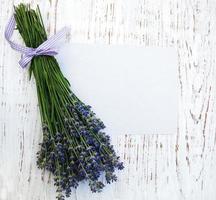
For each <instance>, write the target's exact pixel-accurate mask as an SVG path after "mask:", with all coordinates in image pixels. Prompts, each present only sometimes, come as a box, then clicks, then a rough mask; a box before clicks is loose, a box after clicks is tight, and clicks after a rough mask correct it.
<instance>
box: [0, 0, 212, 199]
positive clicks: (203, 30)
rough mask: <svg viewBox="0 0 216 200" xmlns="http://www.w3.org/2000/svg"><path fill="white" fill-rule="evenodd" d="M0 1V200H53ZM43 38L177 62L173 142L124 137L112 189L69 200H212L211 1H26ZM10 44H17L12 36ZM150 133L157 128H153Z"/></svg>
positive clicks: (32, 104) (30, 84) (29, 97)
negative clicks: (128, 49) (66, 30)
mask: <svg viewBox="0 0 216 200" xmlns="http://www.w3.org/2000/svg"><path fill="white" fill-rule="evenodd" d="M19 2H28V1H27V0H25V1H21V0H15V1H12V0H7V1H5V0H0V157H1V162H0V199H1V200H12V199H17V200H27V199H31V200H51V199H54V197H55V188H54V187H53V181H52V177H50V175H49V174H48V173H46V172H42V171H40V170H38V169H37V168H36V159H35V158H36V156H35V154H36V152H37V150H38V143H39V141H41V138H42V134H41V128H40V118H39V112H38V106H37V97H36V91H35V83H34V80H31V81H29V80H28V74H27V70H23V69H20V68H19V67H18V60H19V58H20V55H19V54H18V53H17V52H15V51H13V50H11V48H10V47H9V45H8V44H7V43H6V41H5V40H4V34H3V33H4V28H5V24H6V22H7V20H8V18H9V16H10V14H11V13H12V5H13V4H18V3H19ZM37 3H39V5H40V7H41V10H42V13H43V17H44V19H45V23H46V25H47V30H48V31H49V33H50V34H53V33H54V32H55V31H56V30H58V29H60V28H61V27H63V26H65V25H68V26H71V28H72V30H71V35H70V37H69V40H71V41H73V42H81V43H106V44H131V45H142V46H164V47H166V46H174V47H175V48H176V49H177V50H178V56H179V86H180V94H179V99H180V105H179V126H178V127H179V129H178V133H177V135H174V136H169V135H144V136H139V135H133V136H132V135H129V133H128V135H122V136H121V137H118V138H115V141H114V143H115V147H116V150H117V151H118V152H119V154H120V155H121V157H122V160H123V161H124V162H125V166H126V168H125V170H124V171H123V172H120V173H119V181H118V182H117V183H115V184H112V185H109V186H108V187H107V188H106V189H105V190H104V192H103V193H100V194H91V192H90V191H89V190H88V188H87V186H86V185H85V184H82V185H81V186H80V187H79V188H78V189H77V191H73V193H72V197H71V199H77V200H78V199H79V200H84V199H89V200H93V199H94V200H102V199H103V200H108V199H113V200H123V199H124V200H132V199H135V200H144V199H145V200H167V199H170V197H171V198H172V199H173V200H183V199H186V200H213V199H216V190H215V183H216V173H215V169H216V165H215V163H216V162H215V161H216V156H215V154H216V153H215V141H216V139H215V130H216V127H215V114H214V113H215V103H214V99H215V92H214V91H216V88H215V86H216V77H215V55H216V51H215V32H216V28H215V19H216V18H215V17H216V16H215V14H216V12H215V11H216V5H215V4H216V2H215V1H214V0H202V1H201V0H182V1H178V0H127V1H124V0H85V1H82V0H80V1H76V0H64V1H58V0H49V1H39V0H32V1H31V4H32V5H35V4H37ZM14 39H15V40H19V41H20V37H19V36H18V34H15V35H14ZM155 123H157V122H155Z"/></svg>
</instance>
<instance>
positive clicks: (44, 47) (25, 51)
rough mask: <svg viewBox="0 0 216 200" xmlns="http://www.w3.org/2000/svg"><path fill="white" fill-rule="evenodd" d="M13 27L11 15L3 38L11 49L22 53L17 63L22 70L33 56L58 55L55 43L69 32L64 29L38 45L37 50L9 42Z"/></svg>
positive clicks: (14, 22)
mask: <svg viewBox="0 0 216 200" xmlns="http://www.w3.org/2000/svg"><path fill="white" fill-rule="evenodd" d="M15 26H16V20H15V17H14V15H12V16H11V18H10V20H9V22H8V24H7V26H6V29H5V38H6V40H7V41H8V43H9V44H10V46H11V48H13V49H15V50H16V51H19V52H21V53H22V57H21V59H20V61H19V65H20V66H21V67H22V68H25V67H26V66H27V65H28V63H29V62H30V61H31V60H32V58H33V57H35V56H40V55H47V56H54V55H56V54H58V51H57V48H56V47H57V43H58V42H59V41H60V39H61V38H63V37H65V36H66V34H67V33H68V32H69V28H68V27H64V28H62V29H61V30H60V31H59V32H57V33H56V34H55V35H53V36H51V37H50V38H48V39H47V40H46V41H45V42H43V43H42V44H41V45H39V46H38V47H37V48H30V47H25V46H22V45H19V44H16V43H14V42H12V41H11V37H12V35H13V31H14V29H15Z"/></svg>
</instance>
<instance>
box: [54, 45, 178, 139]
mask: <svg viewBox="0 0 216 200" xmlns="http://www.w3.org/2000/svg"><path fill="white" fill-rule="evenodd" d="M57 59H58V61H59V64H60V66H61V68H62V70H63V73H64V75H65V76H66V77H67V79H68V80H69V81H70V83H71V88H72V91H73V92H74V93H75V94H76V95H77V96H78V97H79V98H80V99H81V100H82V101H83V102H84V103H86V104H88V105H91V106H92V109H93V111H94V112H95V113H96V114H97V116H98V117H99V118H100V119H101V120H102V121H103V122H104V124H105V125H106V129H105V131H106V132H107V133H108V134H111V135H118V134H119V135H120V134H173V133H176V131H177V112H178V102H177V99H178V87H177V53H176V51H175V49H173V48H158V47H147V48H144V47H137V46H125V45H115V46H113V45H87V44H67V45H65V46H64V47H62V48H61V50H60V53H59V54H58V56H57Z"/></svg>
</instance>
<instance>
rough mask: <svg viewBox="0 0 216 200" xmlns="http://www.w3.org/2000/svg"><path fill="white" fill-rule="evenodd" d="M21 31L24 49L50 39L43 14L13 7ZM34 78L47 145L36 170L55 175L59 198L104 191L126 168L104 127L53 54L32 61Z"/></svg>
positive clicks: (41, 144) (40, 55)
mask: <svg viewBox="0 0 216 200" xmlns="http://www.w3.org/2000/svg"><path fill="white" fill-rule="evenodd" d="M14 11H15V12H14V18H15V21H16V24H17V29H18V31H19V33H20V35H21V36H22V38H23V40H24V42H25V45H26V46H27V47H30V48H37V47H38V46H39V45H41V44H42V43H44V42H45V41H46V40H47V39H48V38H47V34H46V31H45V28H44V25H43V21H42V17H41V14H40V10H39V8H38V7H37V9H36V10H33V9H31V8H30V6H29V5H24V4H20V5H18V6H17V7H15V8H14ZM29 73H30V77H31V75H32V74H33V75H34V77H35V81H36V86H37V95H38V102H39V108H40V114H41V121H42V126H43V127H42V129H43V141H42V143H40V151H39V152H38V153H37V165H38V167H39V168H40V169H46V170H48V171H50V172H51V173H52V174H53V175H54V182H55V186H56V187H57V199H58V200H63V199H65V196H66V197H69V196H70V194H71V188H77V187H78V185H79V183H80V182H81V181H87V182H88V184H89V187H90V189H91V191H92V192H100V191H101V190H102V189H103V187H104V186H105V185H104V184H105V183H103V182H101V181H100V177H101V175H102V174H103V175H105V180H106V183H111V182H113V181H116V180H117V177H116V175H115V174H114V172H115V170H116V169H119V170H121V169H123V163H122V162H120V161H119V157H118V156H117V155H116V153H115V151H114V149H113V146H112V145H111V144H110V137H109V136H108V135H106V134H105V133H104V132H102V130H103V129H104V128H105V126H104V124H103V122H102V121H101V120H100V119H98V118H97V117H96V116H95V114H94V113H93V112H92V111H91V107H90V106H88V105H85V104H84V103H83V102H82V101H80V100H79V99H78V97H76V96H75V94H74V93H73V92H72V91H71V87H70V83H69V82H68V81H67V79H66V78H65V77H64V75H63V74H62V72H61V70H60V67H59V65H58V63H57V61H56V59H55V58H54V57H53V56H52V54H50V55H49V54H43V53H41V54H37V55H34V56H33V58H32V59H31V64H30V67H29Z"/></svg>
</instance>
